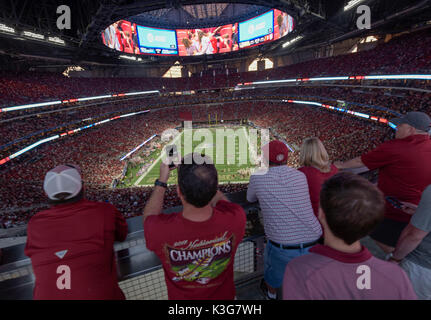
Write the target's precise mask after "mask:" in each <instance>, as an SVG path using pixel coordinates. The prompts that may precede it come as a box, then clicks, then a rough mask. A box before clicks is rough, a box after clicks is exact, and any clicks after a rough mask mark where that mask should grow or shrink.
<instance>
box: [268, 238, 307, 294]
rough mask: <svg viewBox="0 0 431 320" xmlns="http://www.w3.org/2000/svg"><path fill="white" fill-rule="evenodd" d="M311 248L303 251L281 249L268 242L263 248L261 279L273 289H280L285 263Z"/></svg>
mask: <svg viewBox="0 0 431 320" xmlns="http://www.w3.org/2000/svg"><path fill="white" fill-rule="evenodd" d="M310 248H312V247H308V248H303V249H281V248H278V247H276V246H274V245H273V244H272V243H271V242H270V241H268V242H267V243H266V246H265V256H264V269H263V277H264V279H265V282H266V283H267V284H269V285H270V286H271V287H273V288H280V287H281V285H282V283H283V277H284V271H285V270H286V265H287V263H288V262H289V261H290V260H292V259H294V258H296V257H299V256H302V255H304V254H307V253H308V250H309V249H310Z"/></svg>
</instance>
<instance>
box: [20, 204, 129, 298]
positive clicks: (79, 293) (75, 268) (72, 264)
mask: <svg viewBox="0 0 431 320" xmlns="http://www.w3.org/2000/svg"><path fill="white" fill-rule="evenodd" d="M126 237H127V223H126V221H125V220H124V218H123V216H122V215H121V213H120V212H119V211H118V210H117V209H116V208H115V207H114V206H113V205H111V204H108V203H99V202H93V201H88V200H81V201H79V202H77V203H72V204H61V205H56V206H53V207H52V208H50V209H48V210H44V211H41V212H39V213H37V214H36V215H34V216H33V217H32V218H31V219H30V221H29V223H28V228H27V244H26V248H25V254H26V255H27V256H28V257H30V258H31V262H32V265H33V271H34V274H35V277H36V281H35V287H34V293H33V298H34V299H44V300H45V299H49V300H57V299H59V300H60V299H61V300H68V299H73V300H77V299H79V300H90V299H91V300H108V299H124V298H125V297H124V294H123V292H122V291H121V289H120V288H119V286H118V278H117V271H116V263H115V255H114V249H113V245H114V241H124V239H125V238H126ZM62 256H63V257H62ZM61 266H67V267H68V268H69V269H70V284H71V286H70V289H62V290H60V289H59V288H58V285H57V281H58V279H59V278H60V277H62V276H63V275H66V273H65V272H64V269H63V271H61V269H62V267H61Z"/></svg>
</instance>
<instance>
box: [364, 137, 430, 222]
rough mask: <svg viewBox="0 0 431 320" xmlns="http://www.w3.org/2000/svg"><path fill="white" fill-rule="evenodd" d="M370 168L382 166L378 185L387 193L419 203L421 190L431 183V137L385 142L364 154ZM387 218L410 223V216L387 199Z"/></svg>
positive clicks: (387, 194) (366, 163)
mask: <svg viewBox="0 0 431 320" xmlns="http://www.w3.org/2000/svg"><path fill="white" fill-rule="evenodd" d="M361 159H362V162H363V163H364V164H365V165H366V166H367V167H368V168H369V169H370V170H374V169H379V182H378V187H379V188H380V190H381V191H382V192H383V193H384V195H385V196H391V197H395V198H397V199H398V200H400V201H404V202H411V203H414V204H416V205H417V204H419V201H420V199H421V195H422V192H423V191H424V190H425V188H426V187H427V186H428V185H430V184H431V139H430V136H429V135H414V136H410V137H407V138H404V139H394V140H391V141H387V142H385V143H382V144H381V145H380V146H379V147H377V148H376V149H374V150H373V151H371V152H369V153H367V154H365V155H363V156H362V157H361ZM385 217H386V218H390V219H393V220H396V221H400V222H409V221H410V218H411V216H410V215H408V214H406V213H404V212H403V211H401V210H399V209H396V208H394V207H393V206H392V205H390V204H389V203H388V202H386V209H385Z"/></svg>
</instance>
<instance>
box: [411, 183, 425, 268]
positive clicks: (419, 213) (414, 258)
mask: <svg viewBox="0 0 431 320" xmlns="http://www.w3.org/2000/svg"><path fill="white" fill-rule="evenodd" d="M410 223H411V224H412V225H413V226H414V227H415V228H418V229H420V230H422V231H426V232H429V233H428V235H427V236H426V237H425V238H424V239H423V240H422V242H421V243H420V244H419V246H418V247H417V248H416V249H415V250H413V251H412V252H411V253H410V254H409V255H408V256H407V257H406V259H408V260H409V261H411V262H413V263H416V264H418V265H420V266H422V267H424V268H428V269H431V185H429V186H428V187H427V188H426V189H425V191H424V193H423V194H422V198H421V202H420V203H419V206H418V209H417V210H416V213H415V214H414V215H413V217H412V219H411V220H410Z"/></svg>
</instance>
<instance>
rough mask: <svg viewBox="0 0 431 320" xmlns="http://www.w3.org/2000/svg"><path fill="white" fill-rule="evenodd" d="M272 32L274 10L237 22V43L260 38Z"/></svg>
mask: <svg viewBox="0 0 431 320" xmlns="http://www.w3.org/2000/svg"><path fill="white" fill-rule="evenodd" d="M273 32H274V11H273V10H271V11H269V12H267V13H265V14H263V15H261V16H259V17H256V18H253V19H250V20H247V21H244V22H241V23H240V24H239V43H240V44H241V43H244V42H245V41H250V42H251V41H253V40H256V39H259V40H260V39H261V38H262V37H265V36H266V35H269V34H272V33H273Z"/></svg>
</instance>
